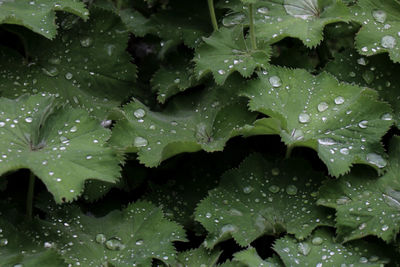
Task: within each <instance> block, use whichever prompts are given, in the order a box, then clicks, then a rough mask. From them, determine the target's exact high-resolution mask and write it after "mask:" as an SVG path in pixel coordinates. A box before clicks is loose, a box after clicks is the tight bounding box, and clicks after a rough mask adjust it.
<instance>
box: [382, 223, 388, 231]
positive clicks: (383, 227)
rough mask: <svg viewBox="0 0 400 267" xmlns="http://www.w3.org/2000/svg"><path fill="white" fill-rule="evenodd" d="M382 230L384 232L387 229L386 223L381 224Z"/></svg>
mask: <svg viewBox="0 0 400 267" xmlns="http://www.w3.org/2000/svg"><path fill="white" fill-rule="evenodd" d="M381 229H382V231H384V232H386V231H387V230H388V229H389V226H387V225H386V224H385V225H383V226H382V228H381Z"/></svg>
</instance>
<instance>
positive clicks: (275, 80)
mask: <svg viewBox="0 0 400 267" xmlns="http://www.w3.org/2000/svg"><path fill="white" fill-rule="evenodd" d="M269 83H270V84H271V85H272V86H273V87H279V86H281V85H282V81H281V78H279V77H278V76H271V77H269Z"/></svg>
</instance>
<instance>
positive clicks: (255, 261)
mask: <svg viewBox="0 0 400 267" xmlns="http://www.w3.org/2000/svg"><path fill="white" fill-rule="evenodd" d="M234 260H235V261H239V262H241V263H244V264H246V266H263V267H280V266H283V264H282V261H281V260H280V259H279V258H278V257H276V256H275V255H274V256H273V257H271V258H268V259H266V260H263V259H262V258H261V257H260V256H258V254H257V251H256V249H255V248H253V247H249V248H248V249H246V250H242V251H239V252H237V253H235V254H234Z"/></svg>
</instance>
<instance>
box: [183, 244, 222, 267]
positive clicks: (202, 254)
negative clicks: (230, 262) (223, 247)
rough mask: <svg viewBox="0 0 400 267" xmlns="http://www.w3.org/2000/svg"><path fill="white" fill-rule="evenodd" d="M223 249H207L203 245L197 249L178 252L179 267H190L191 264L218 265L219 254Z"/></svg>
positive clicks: (210, 266)
mask: <svg viewBox="0 0 400 267" xmlns="http://www.w3.org/2000/svg"><path fill="white" fill-rule="evenodd" d="M221 253H222V251H219V250H211V251H210V250H207V249H206V248H205V247H203V246H201V247H199V248H196V249H190V250H186V251H182V252H180V253H178V256H177V263H176V266H177V267H183V266H185V267H190V266H204V267H205V266H208V267H213V266H216V264H217V261H218V258H219V256H220V255H221Z"/></svg>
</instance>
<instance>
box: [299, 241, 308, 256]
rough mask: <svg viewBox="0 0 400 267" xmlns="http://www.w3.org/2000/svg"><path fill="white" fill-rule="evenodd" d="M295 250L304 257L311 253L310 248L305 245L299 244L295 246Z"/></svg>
mask: <svg viewBox="0 0 400 267" xmlns="http://www.w3.org/2000/svg"><path fill="white" fill-rule="evenodd" d="M297 250H298V251H299V252H300V253H301V254H303V255H304V256H307V255H308V254H309V253H310V251H311V247H310V245H308V244H307V243H299V244H298V245H297Z"/></svg>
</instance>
